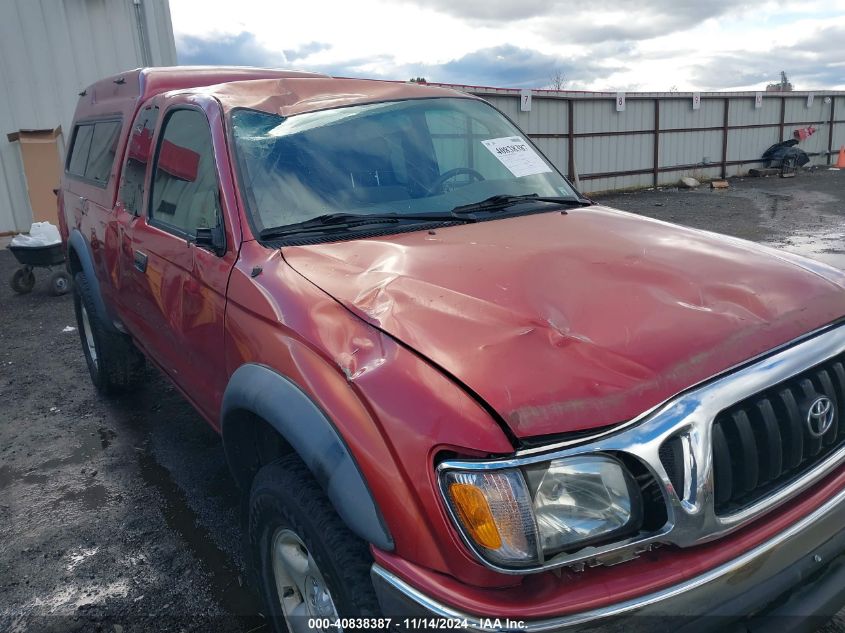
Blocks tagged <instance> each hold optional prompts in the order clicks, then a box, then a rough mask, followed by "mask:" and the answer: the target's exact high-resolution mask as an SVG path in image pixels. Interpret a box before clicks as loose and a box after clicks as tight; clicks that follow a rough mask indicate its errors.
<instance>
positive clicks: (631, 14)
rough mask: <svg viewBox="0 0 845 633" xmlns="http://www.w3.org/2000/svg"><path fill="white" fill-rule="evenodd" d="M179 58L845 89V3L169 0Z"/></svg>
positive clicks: (456, 77) (546, 78)
mask: <svg viewBox="0 0 845 633" xmlns="http://www.w3.org/2000/svg"><path fill="white" fill-rule="evenodd" d="M170 11H171V16H172V20H173V29H174V32H175V36H176V49H177V54H178V58H179V63H181V64H212V65H220V64H234V65H248V66H265V67H273V68H292V69H299V70H311V71H317V72H323V73H327V74H330V75H334V76H342V77H366V78H375V79H399V80H407V79H409V78H411V77H425V78H426V79H427V80H428V81H430V82H443V83H458V84H468V85H480V86H497V87H506V88H549V87H552V86H553V81H554V78H555V77H562V78H563V80H564V82H565V83H564V87H565V88H566V89H571V90H607V91H626V92H634V91H668V90H678V91H682V92H684V91H713V90H762V89H765V87H766V84H768V83H771V82H775V81H777V80H779V77H780V71H782V70H783V71H786V73H787V76H788V77H789V80H790V81H791V82H792V83H793V84H794V86H795V89H796V90H811V89H824V88H827V89H840V90H842V89H845V0H828V1H825V2H821V1H816V0H805V1H802V2H797V1H793V0H772V1H766V0H758V1H755V2H744V1H743V0H692V1H691V0H639V1H637V2H631V1H628V0H614V1H611V0H590V1H589V2H586V1H584V0H582V1H580V2H572V1H569V2H566V1H563V0H511V1H508V0H393V1H384V0H311V1H306V2H303V1H302V0H296V1H290V0H277V1H271V0H170Z"/></svg>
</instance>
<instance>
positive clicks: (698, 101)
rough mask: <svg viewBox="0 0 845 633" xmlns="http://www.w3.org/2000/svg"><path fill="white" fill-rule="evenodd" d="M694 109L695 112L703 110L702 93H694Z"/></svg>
mask: <svg viewBox="0 0 845 633" xmlns="http://www.w3.org/2000/svg"><path fill="white" fill-rule="evenodd" d="M692 109H693V110H701V93H700V92H693V93H692Z"/></svg>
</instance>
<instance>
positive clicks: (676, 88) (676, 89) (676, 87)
mask: <svg viewBox="0 0 845 633" xmlns="http://www.w3.org/2000/svg"><path fill="white" fill-rule="evenodd" d="M669 92H673V93H674V92H678V86H672V87H671V88H669Z"/></svg>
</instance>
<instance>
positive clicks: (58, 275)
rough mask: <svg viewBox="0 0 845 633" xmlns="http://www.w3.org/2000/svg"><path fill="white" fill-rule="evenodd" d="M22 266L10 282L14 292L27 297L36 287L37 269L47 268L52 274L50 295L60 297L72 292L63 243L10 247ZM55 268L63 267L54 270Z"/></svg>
mask: <svg viewBox="0 0 845 633" xmlns="http://www.w3.org/2000/svg"><path fill="white" fill-rule="evenodd" d="M9 250H10V251H12V254H13V255H14V256H15V259H17V260H18V263H19V264H20V265H21V266H20V268H18V269H17V270H16V271H15V272H14V274H13V275H12V278H11V279H10V280H9V285H11V286H12V290H14V291H15V292H17V293H18V294H22V295H25V294H26V293H28V292H31V291H32V289H33V288H34V287H35V273H34V272H33V271H34V269H35V268H47V269H48V270H50V271H51V274H50V294H51V295H53V296H56V297H58V296H59V295H63V294H66V293H67V292H68V291H69V290H70V276H69V275H68V274H67V271H65V269H64V263H65V254H64V251H63V250H62V245H61V243H59V244H51V245H49V246H9ZM54 266H61V268H60V269H59V270H53V267H54Z"/></svg>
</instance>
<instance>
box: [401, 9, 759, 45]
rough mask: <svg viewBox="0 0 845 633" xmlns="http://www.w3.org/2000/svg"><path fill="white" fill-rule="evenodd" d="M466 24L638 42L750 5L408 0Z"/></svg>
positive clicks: (597, 40)
mask: <svg viewBox="0 0 845 633" xmlns="http://www.w3.org/2000/svg"><path fill="white" fill-rule="evenodd" d="M411 1H412V2H413V3H414V4H417V5H418V6H421V7H425V8H429V9H434V10H436V11H439V12H442V13H445V14H447V15H451V16H453V17H456V18H459V19H461V20H466V21H468V22H471V23H475V24H481V25H488V26H498V25H504V24H507V23H510V22H514V21H517V22H519V21H526V22H528V21H530V22H532V25H533V26H534V27H536V31H537V32H540V33H543V34H545V35H547V36H551V37H557V38H559V40H560V41H565V42H571V43H601V42H607V41H612V40H616V41H628V40H630V41H640V40H647V39H652V38H655V37H659V36H662V35H666V34H669V33H674V32H677V31H683V30H687V29H690V28H693V27H695V26H697V25H698V24H699V23H701V22H702V21H704V20H708V19H713V18H718V17H720V16H723V15H725V14H727V13H731V12H736V11H740V10H742V9H744V8H745V7H747V6H749V5H750V4H752V3H749V2H740V1H736V0H709V1H708V2H702V1H701V0H639V1H638V2H637V3H636V6H635V7H634V6H630V7H628V6H625V5H624V3H620V2H619V1H618V0H593V1H592V2H590V3H589V6H581V7H578V6H574V5H573V3H572V2H569V1H567V0H552V1H546V0H526V1H524V2H513V1H512V0H467V1H464V2H455V1H454V0H411Z"/></svg>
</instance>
